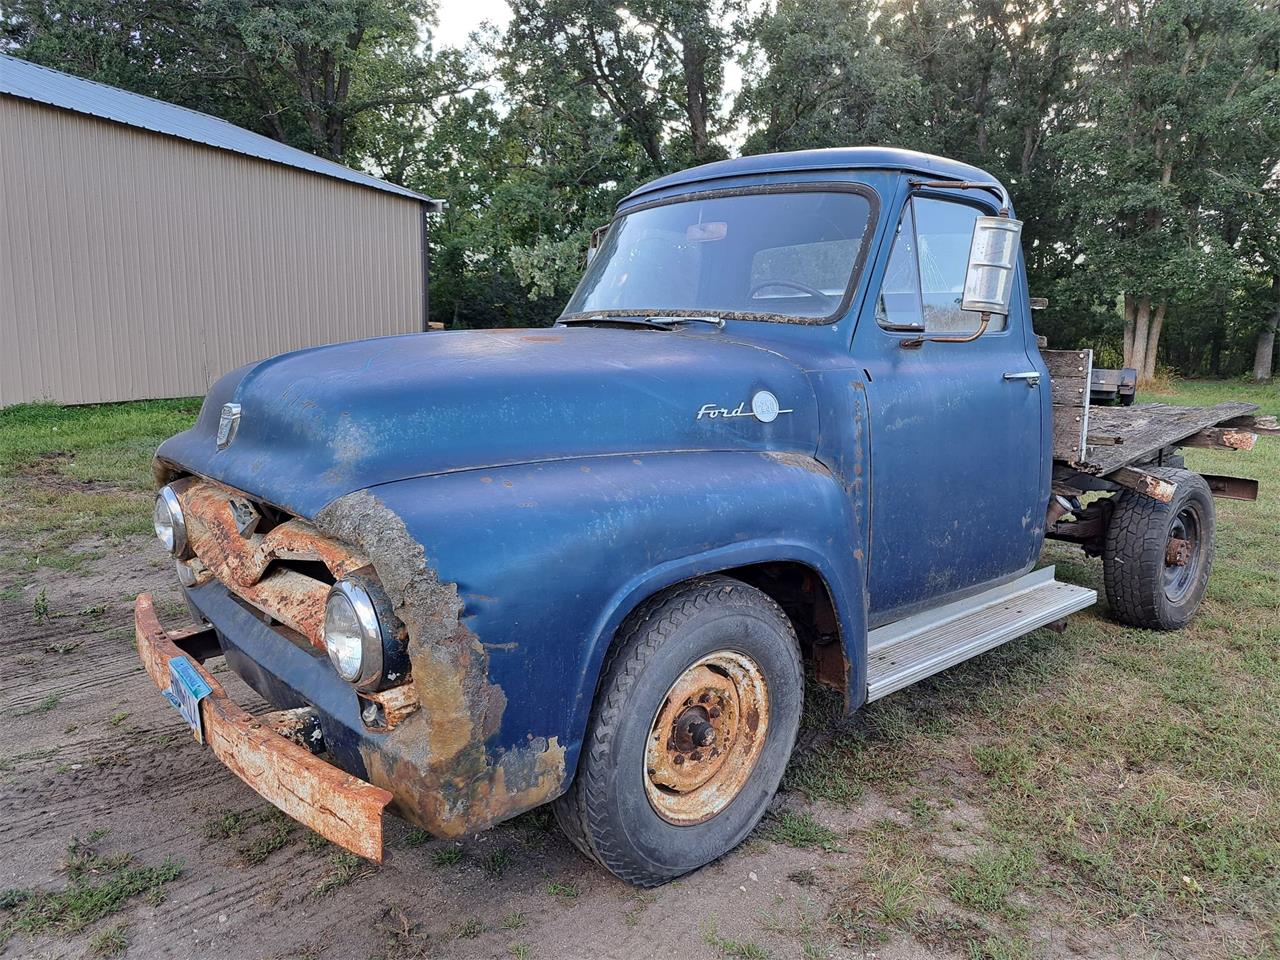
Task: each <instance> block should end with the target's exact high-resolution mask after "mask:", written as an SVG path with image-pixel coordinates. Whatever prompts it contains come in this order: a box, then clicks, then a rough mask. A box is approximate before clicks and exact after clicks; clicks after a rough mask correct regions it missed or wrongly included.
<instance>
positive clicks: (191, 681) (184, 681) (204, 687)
mask: <svg viewBox="0 0 1280 960" xmlns="http://www.w3.org/2000/svg"><path fill="white" fill-rule="evenodd" d="M211 692H212V688H210V686H209V684H208V683H206V682H205V679H204V677H202V676H200V671H199V670H197V669H196V668H195V664H193V663H192V662H191V661H190V660H188V659H187V658H186V657H174V658H173V659H172V660H170V661H169V689H168V690H165V691H164V695H165V698H166V699H167V700H168V701H169V702H170V703H171V704H173V705H174V706H175V707H177V708H178V712H179V713H180V714H182V719H183V720H185V721H187V726H189V727H190V728H191V732H192V734H194V735H195V738H196V740H197V741H198V742H200V743H204V728H203V726H202V725H201V723H200V701H201V700H203V699H204V698H205V697H207V696H208V695H209V694H210V693H211Z"/></svg>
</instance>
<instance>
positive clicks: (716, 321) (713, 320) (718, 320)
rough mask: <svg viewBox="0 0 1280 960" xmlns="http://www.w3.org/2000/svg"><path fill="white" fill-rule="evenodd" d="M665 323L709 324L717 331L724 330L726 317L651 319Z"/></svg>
mask: <svg viewBox="0 0 1280 960" xmlns="http://www.w3.org/2000/svg"><path fill="white" fill-rule="evenodd" d="M649 319H650V320H661V321H662V322H663V323H709V324H711V325H712V326H713V327H715V328H717V329H723V328H724V317H665V316H664V317H650V318H649Z"/></svg>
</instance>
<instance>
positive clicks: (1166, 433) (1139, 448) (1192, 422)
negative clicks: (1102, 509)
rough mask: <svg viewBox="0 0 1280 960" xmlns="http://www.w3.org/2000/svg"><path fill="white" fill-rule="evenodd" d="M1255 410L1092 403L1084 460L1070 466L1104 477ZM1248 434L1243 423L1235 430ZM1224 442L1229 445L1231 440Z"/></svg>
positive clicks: (1251, 406) (1247, 406)
mask: <svg viewBox="0 0 1280 960" xmlns="http://www.w3.org/2000/svg"><path fill="white" fill-rule="evenodd" d="M1257 410H1258V405H1257V404H1256V403H1242V402H1235V401H1231V402H1226V403H1219V404H1217V405H1216V406H1212V407H1175V406H1170V405H1168V404H1164V403H1148V404H1143V405H1142V406H1133V407H1092V408H1090V410H1089V430H1088V434H1087V435H1086V437H1085V449H1084V458H1083V459H1082V460H1079V461H1076V462H1070V463H1069V465H1070V466H1072V467H1074V468H1075V469H1077V470H1080V471H1082V472H1084V473H1090V474H1093V475H1094V476H1098V477H1101V476H1105V475H1106V474H1108V473H1113V472H1114V471H1116V470H1119V469H1120V468H1121V467H1128V466H1132V465H1134V464H1138V463H1144V462H1146V461H1149V460H1150V459H1151V458H1152V457H1154V456H1155V455H1156V454H1158V453H1159V452H1160V451H1161V450H1163V449H1164V448H1165V447H1176V446H1180V445H1182V442H1183V441H1186V440H1189V439H1191V438H1192V437H1195V436H1196V435H1197V434H1199V433H1201V432H1202V431H1203V430H1205V429H1207V428H1209V427H1213V426H1216V425H1218V424H1220V423H1223V422H1224V421H1227V420H1234V419H1235V418H1237V417H1244V416H1248V415H1249V414H1252V413H1256V412H1257ZM1249 432H1250V431H1249V428H1248V427H1241V429H1240V431H1239V433H1240V434H1241V436H1244V435H1247V434H1248V433H1249ZM1195 445H1197V446H1199V445H1200V444H1195ZM1223 445H1224V446H1231V444H1230V443H1225V444H1223ZM1249 446H1252V443H1249Z"/></svg>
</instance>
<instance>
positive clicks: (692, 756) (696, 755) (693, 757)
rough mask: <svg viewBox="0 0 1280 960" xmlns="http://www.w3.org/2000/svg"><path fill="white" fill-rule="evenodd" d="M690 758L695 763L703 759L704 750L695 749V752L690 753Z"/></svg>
mask: <svg viewBox="0 0 1280 960" xmlns="http://www.w3.org/2000/svg"><path fill="white" fill-rule="evenodd" d="M689 759H690V760H692V761H693V762H694V763H697V762H698V761H699V760H701V759H702V751H700V750H695V751H693V753H691V754H689Z"/></svg>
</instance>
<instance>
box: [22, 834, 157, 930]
mask: <svg viewBox="0 0 1280 960" xmlns="http://www.w3.org/2000/svg"><path fill="white" fill-rule="evenodd" d="M63 872H64V873H65V874H66V875H67V878H68V881H69V882H68V884H67V885H66V886H65V887H63V888H62V889H58V890H3V891H0V911H3V917H0V948H3V947H4V945H5V944H7V943H8V942H9V940H11V939H12V938H13V937H15V936H17V935H25V936H27V937H29V938H33V939H34V938H35V937H37V936H41V935H50V934H52V935H58V936H66V935H70V934H75V933H79V932H80V931H81V930H84V929H85V928H86V927H89V926H90V925H92V924H94V923H97V922H98V921H99V920H102V919H104V918H106V917H109V916H111V915H112V914H115V913H118V912H119V911H120V910H122V909H123V908H124V907H125V905H126V904H127V903H128V902H129V901H130V900H132V899H134V898H135V897H146V896H148V895H154V893H155V892H156V891H162V890H163V887H164V886H165V884H167V883H170V882H171V881H173V880H176V879H177V878H178V877H179V876H180V875H181V873H182V868H181V866H179V865H178V864H177V863H174V862H173V861H170V860H166V861H165V862H164V863H163V864H161V865H160V866H158V867H137V866H133V865H132V857H131V856H130V855H129V854H127V853H122V854H115V855H114V856H110V857H108V856H103V855H101V854H99V853H98V852H97V851H95V850H94V849H93V848H92V847H89V846H87V845H86V844H84V843H82V842H80V841H78V840H75V841H72V843H71V845H70V846H69V847H68V848H67V861H66V863H65V864H64V866H63ZM102 935H103V949H104V950H105V949H107V948H109V947H111V946H112V944H113V943H115V942H116V940H117V939H123V929H122V928H120V937H119V938H116V937H113V936H110V935H107V934H106V932H105V931H103V932H102ZM95 939H96V938H95ZM126 945H127V944H126ZM91 949H94V950H95V951H96V949H97V948H95V947H92V945H91ZM122 949H123V948H122ZM116 952H119V951H116ZM104 955H113V954H104Z"/></svg>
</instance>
